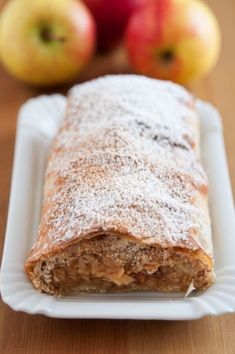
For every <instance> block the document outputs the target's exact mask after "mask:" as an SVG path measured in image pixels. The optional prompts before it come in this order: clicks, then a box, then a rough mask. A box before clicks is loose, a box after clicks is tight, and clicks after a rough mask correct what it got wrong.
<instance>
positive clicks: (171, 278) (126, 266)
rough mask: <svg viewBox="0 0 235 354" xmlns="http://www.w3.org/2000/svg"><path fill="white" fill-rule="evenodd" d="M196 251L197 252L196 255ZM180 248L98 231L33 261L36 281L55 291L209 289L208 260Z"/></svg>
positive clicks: (64, 292) (210, 277) (52, 291)
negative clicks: (55, 252)
mask: <svg viewBox="0 0 235 354" xmlns="http://www.w3.org/2000/svg"><path fill="white" fill-rule="evenodd" d="M195 255H196V254H195ZM195 255H194V254H193V252H192V251H190V253H189V254H187V253H185V251H183V250H180V249H172V248H166V249H162V248H160V247H159V246H150V245H144V244H141V243H138V244H136V243H134V242H133V241H131V240H127V239H121V238H119V237H118V236H115V235H99V236H95V237H93V238H91V239H88V240H84V241H81V242H78V243H76V244H74V245H71V246H69V247H67V248H66V249H65V250H64V252H63V253H60V254H58V255H54V256H53V257H52V256H51V257H50V258H48V259H44V260H43V261H41V262H40V263H37V264H36V265H35V266H34V269H33V274H36V277H35V278H34V280H33V281H34V284H35V286H36V287H38V285H39V283H40V287H41V288H42V289H44V290H45V291H46V292H51V293H55V294H57V295H63V294H70V293H74V292H94V291H95V292H115V291H134V290H152V291H186V290H187V288H188V286H189V285H190V283H191V281H192V280H193V281H194V286H195V288H200V289H202V288H206V287H207V286H208V285H209V283H210V282H211V279H212V278H213V274H212V272H211V270H210V267H209V265H208V264H207V263H206V260H205V259H204V258H203V257H205V255H203V257H202V258H200V257H198V254H197V255H196V256H197V257H195Z"/></svg>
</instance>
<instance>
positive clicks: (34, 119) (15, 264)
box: [1, 95, 235, 320]
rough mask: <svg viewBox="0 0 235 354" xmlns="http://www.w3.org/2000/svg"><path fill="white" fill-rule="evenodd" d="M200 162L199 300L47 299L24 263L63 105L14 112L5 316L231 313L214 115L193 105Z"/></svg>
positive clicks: (233, 289)
mask: <svg viewBox="0 0 235 354" xmlns="http://www.w3.org/2000/svg"><path fill="white" fill-rule="evenodd" d="M197 107H198V112H199V116H200V120H201V145H202V146H201V149H202V160H203V164H204V167H205V169H206V172H207V175H208V178H209V185H210V197H209V204H210V213H211V218H212V228H213V245H214V255H215V271H216V282H215V284H214V285H213V286H212V287H211V288H209V289H208V290H206V291H205V292H203V293H192V294H191V295H190V296H189V297H187V298H185V297H184V295H183V294H163V293H155V292H154V293H143V292H138V293H127V294H111V295H110V294H99V295H97V294H94V295H77V296H71V297H62V298H55V297H52V296H49V295H46V294H41V293H40V292H38V291H37V290H35V289H34V288H33V286H32V284H31V283H30V282H29V280H28V279H27V277H26V275H25V273H24V268H23V267H24V262H25V259H26V257H27V254H28V252H29V250H30V248H31V246H32V244H33V241H34V240H35V237H36V230H37V226H38V223H39V217H40V210H41V200H42V189H43V178H44V172H45V166H46V161H47V154H48V148H49V146H50V143H51V141H52V139H53V137H54V136H55V134H56V132H57V129H58V125H59V122H60V120H61V119H62V117H63V115H64V110H65V97H64V96H61V95H53V96H41V97H39V98H36V99H31V100H30V101H28V102H27V103H26V104H25V105H24V106H23V107H22V109H21V111H20V115H19V120H18V130H17V140H16V149H15V160H14V169H13V179H12V188H11V198H10V207H9V215H8V224H7V232H6V239H5V247H4V255H3V261H2V270H1V294H2V299H3V301H4V302H5V303H7V304H8V305H9V306H10V307H11V308H12V309H14V310H17V311H25V312H27V313H30V314H35V313H40V314H44V315H47V316H51V317H61V318H126V319H165V320H183V319H196V318H200V317H202V316H205V315H219V314H223V313H228V312H234V311H235V256H234V255H235V237H234V236H235V235H234V231H235V219H234V208H233V201H232V193H231V188H230V183H229V177H228V170H227V164H226V158H225V152H224V144H223V137H222V128H221V123H220V118H219V114H218V112H217V111H216V110H215V109H214V108H213V107H212V106H211V105H210V104H208V103H205V102H202V101H198V102H197Z"/></svg>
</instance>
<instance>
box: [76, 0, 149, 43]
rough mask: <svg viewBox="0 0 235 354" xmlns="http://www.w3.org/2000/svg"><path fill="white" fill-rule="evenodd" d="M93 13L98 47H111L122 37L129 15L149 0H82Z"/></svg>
mask: <svg viewBox="0 0 235 354" xmlns="http://www.w3.org/2000/svg"><path fill="white" fill-rule="evenodd" d="M83 1H84V3H85V4H86V5H87V6H88V8H89V9H90V11H91V13H92V14H93V16H94V18H95V20H96V24H97V31H98V48H99V49H110V48H113V47H114V46H115V45H117V44H118V42H119V41H120V40H121V39H122V36H123V33H124V31H125V28H126V24H127V21H128V19H129V17H130V15H131V14H132V13H133V12H134V11H136V9H138V8H139V7H140V6H142V5H143V4H146V3H147V2H149V1H151V0H83Z"/></svg>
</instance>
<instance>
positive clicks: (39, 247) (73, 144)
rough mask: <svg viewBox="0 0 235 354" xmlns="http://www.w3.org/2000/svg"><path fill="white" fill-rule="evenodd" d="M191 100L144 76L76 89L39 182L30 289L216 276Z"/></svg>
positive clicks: (117, 287) (159, 284)
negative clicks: (40, 199)
mask: <svg viewBox="0 0 235 354" xmlns="http://www.w3.org/2000/svg"><path fill="white" fill-rule="evenodd" d="M198 127H199V122H198V117H197V115H196V112H195V109H194V99H193V98H192V97H191V95H190V94H189V93H188V92H187V91H186V90H184V89H183V88H182V87H180V86H178V85H175V84H172V83H169V82H162V81H157V80H153V79H148V78H145V77H142V76H134V75H118V76H108V77H104V78H100V79H97V80H93V81H91V82H88V83H85V84H82V85H78V86H75V87H74V88H73V89H72V91H71V92H70V94H69V97H68V105H67V112H66V117H65V119H64V121H63V123H62V126H61V128H60V131H59V133H58V135H57V137H56V138H55V140H54V142H53V145H52V148H51V152H50V156H49V159H48V166H47V171H46V178H45V188H44V199H43V208H42V216H41V222H40V226H39V231H38V238H37V241H36V243H35V245H34V246H33V248H32V250H31V253H30V255H29V257H28V259H27V262H26V264H25V269H26V272H27V274H28V276H29V277H30V279H31V280H32V282H33V284H34V286H35V287H36V288H37V289H39V290H42V291H45V292H47V293H50V294H56V295H60V294H65V293H70V292H74V291H85V292H87V291H99V292H100V291H101V292H103V291H131V290H138V289H142V290H161V291H182V290H186V289H187V287H188V286H189V284H190V283H191V282H192V281H193V282H194V286H195V288H197V289H204V288H206V287H208V286H209V285H210V284H211V283H212V282H213V280H214V272H213V259H212V245H211V230H210V219H209V213H208V207H207V195H208V186H207V179H206V176H205V173H204V171H203V169H202V166H201V164H200V161H199V160H198V158H199V155H200V151H199V128H198Z"/></svg>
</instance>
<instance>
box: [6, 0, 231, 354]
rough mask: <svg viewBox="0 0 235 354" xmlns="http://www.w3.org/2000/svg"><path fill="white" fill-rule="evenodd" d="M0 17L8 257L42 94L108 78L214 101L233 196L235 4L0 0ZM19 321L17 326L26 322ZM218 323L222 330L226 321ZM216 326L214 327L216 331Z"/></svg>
mask: <svg viewBox="0 0 235 354" xmlns="http://www.w3.org/2000/svg"><path fill="white" fill-rule="evenodd" d="M0 11H1V12H0V16H1V19H0V166H1V168H0V198H1V202H0V232H1V243H0V246H1V251H2V245H3V239H4V231H5V225H6V218H7V208H8V199H9V189H10V179H11V171H12V163H13V151H14V142H15V134H16V123H17V113H18V110H19V108H20V106H21V105H22V104H23V103H24V102H25V101H26V100H27V99H29V98H30V97H35V96H37V95H41V94H50V93H54V92H59V93H63V94H66V93H67V91H68V89H69V88H70V87H71V86H72V85H74V84H76V83H80V82H84V81H86V80H89V79H92V78H96V77H98V76H100V75H105V74H119V73H138V74H145V75H148V76H150V77H155V78H159V79H169V80H173V81H175V82H178V83H181V84H183V85H185V86H186V87H187V88H188V89H189V90H190V91H191V92H192V93H193V94H195V95H196V96H198V97H199V98H202V99H205V100H208V101H210V102H211V103H213V104H214V105H215V106H216V107H217V108H218V109H219V110H220V112H221V115H222V119H223V126H224V135H225V146H226V151H227V157H228V164H229V169H230V174H231V181H232V187H233V191H235V158H234V144H235V97H234V93H235V70H234V62H235V43H234V38H235V2H234V1H231V0H223V1H221V0H205V1H199V0H84V2H82V1H79V0H50V1H49V0H9V1H6V0H0ZM2 306H3V309H4V313H5V315H6V314H7V312H8V310H7V309H6V307H5V306H4V305H2ZM14 316H15V320H16V323H15V324H14V326H16V324H17V321H18V325H20V322H19V321H20V319H19V318H18V317H17V316H16V315H15V314H14ZM216 321H217V320H215V322H213V323H214V324H216V323H217V326H218V328H219V327H220V325H221V326H222V323H225V322H223V320H221V322H216ZM5 324H6V323H5ZM214 324H213V325H212V322H210V321H208V322H207V326H208V328H209V326H212V327H213V326H215V325H214ZM9 326H10V324H9V323H7V324H6V325H5V326H4V327H3V331H4V333H2V336H3V335H4V336H5V337H7V336H8V332H10V327H9ZM179 326H180V327H181V325H179ZM199 327H200V326H199ZM199 327H197V330H198V331H199V332H200V328H199ZM212 327H211V328H212ZM148 328H149V330H150V332H151V326H149V327H148ZM152 328H153V327H152ZM164 328H165V327H164V326H162V330H163V331H164ZM218 328H217V329H216V330H217V331H218ZM212 329H213V330H214V331H215V327H213V328H212ZM172 330H173V331H174V327H172ZM18 333H19V334H17V336H20V332H18ZM213 333H214V334H215V332H213ZM201 334H202V333H201ZM152 335H153V336H154V334H153V332H152ZM165 335H167V328H166V329H165ZM84 336H85V334H84ZM133 336H135V335H134V331H133ZM133 338H134V337H133ZM195 338H196V337H195ZM18 340H20V337H18ZM35 340H36V339H35ZM200 340H202V341H203V339H202V337H200ZM176 342H177V340H176ZM38 345H39V344H38ZM213 345H214V348H215V349H214V351H213V352H214V353H222V352H224V353H234V351H232V350H235V349H234V346H233V349H232V346H231V347H229V343H227V344H226V343H225V342H223V347H222V346H221V347H220V348H223V349H220V351H217V349H218V348H217V346H216V340H215V341H214V344H213V343H212V347H213ZM226 346H227V347H226ZM212 347H211V348H212ZM0 349H1V347H0ZM230 349H231V350H230ZM0 351H1V350H0ZM5 352H6V351H5ZM5 352H4V353H5ZM13 352H14V351H12V353H13ZM16 352H17V347H15V352H14V353H16ZM113 352H115V351H113ZM194 352H195V353H196V352H197V351H193V350H192V351H190V353H194ZM103 353H104V352H103ZM105 353H106V352H105ZM133 353H134V352H133ZM208 353H209V351H208Z"/></svg>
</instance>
